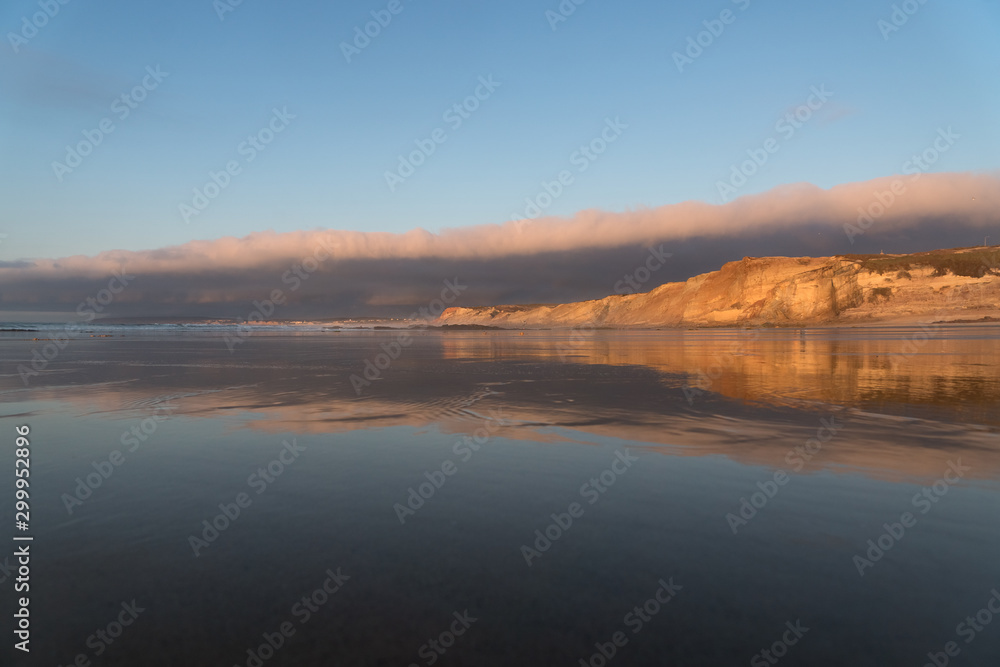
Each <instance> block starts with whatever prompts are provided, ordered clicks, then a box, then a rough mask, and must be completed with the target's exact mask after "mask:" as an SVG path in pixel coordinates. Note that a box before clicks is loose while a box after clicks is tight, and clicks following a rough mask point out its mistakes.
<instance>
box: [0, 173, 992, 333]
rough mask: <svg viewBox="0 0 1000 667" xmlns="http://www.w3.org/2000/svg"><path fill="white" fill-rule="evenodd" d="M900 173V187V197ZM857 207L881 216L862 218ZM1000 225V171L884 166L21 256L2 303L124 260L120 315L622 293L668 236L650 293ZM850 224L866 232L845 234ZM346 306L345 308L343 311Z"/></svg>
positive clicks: (971, 238)
mask: <svg viewBox="0 0 1000 667" xmlns="http://www.w3.org/2000/svg"><path fill="white" fill-rule="evenodd" d="M894 183H895V191H896V193H898V194H892V190H893V185H894ZM890 198H891V199H892V201H891V202H890ZM859 209H861V210H870V211H871V212H873V213H874V214H876V215H874V216H873V217H872V221H871V222H865V223H864V225H860V226H859V225H858V219H859ZM998 223H1000V172H989V173H946V174H922V175H919V176H917V177H914V176H898V177H886V178H880V179H876V180H872V181H866V182H860V183H850V184H846V185H840V186H836V187H833V188H831V189H829V190H824V189H821V188H818V187H816V186H813V185H809V184H794V185H787V186H782V187H779V188H775V189H774V190H771V191H769V192H765V193H762V194H759V195H749V196H745V197H741V198H739V199H737V200H735V201H733V202H731V203H729V204H725V205H721V206H720V205H711V204H706V203H702V202H683V203H680V204H674V205H668V206H662V207H659V208H655V209H639V210H634V211H626V212H618V213H613V212H606V211H597V210H587V211H581V212H580V213H578V214H576V215H575V216H573V217H571V218H556V217H549V218H541V219H538V220H523V221H519V222H508V223H504V224H486V225H478V226H471V227H462V228H455V229H446V230H444V231H442V232H441V233H439V234H432V233H430V232H427V231H425V230H422V229H415V230H412V231H409V232H406V233H403V234H393V233H386V232H351V231H338V230H312V231H297V232H288V233H281V234H279V233H275V232H270V231H268V232H258V233H253V234H250V235H248V236H246V237H243V238H232V237H227V238H222V239H217V240H213V241H192V242H190V243H186V244H183V245H179V246H173V247H168V248H162V249H158V250H144V251H137V252H133V251H123V250H112V251H107V252H103V253H100V254H98V255H97V256H95V257H86V256H79V255H78V256H72V257H66V258H61V259H35V260H22V261H19V262H9V263H6V264H0V290H2V296H0V308H3V309H4V310H17V309H22V308H23V309H29V310H30V309H42V308H45V309H58V308H59V307H62V308H65V307H67V306H75V304H76V303H78V302H79V301H80V300H81V299H83V298H86V297H87V296H88V295H90V294H93V292H94V290H95V289H100V288H101V287H102V282H106V281H107V280H108V278H110V277H111V276H112V275H113V274H114V273H116V272H118V271H120V270H121V269H122V268H123V267H124V270H125V271H126V272H127V273H128V274H131V275H135V276H136V279H135V280H134V281H133V282H132V284H130V286H129V287H128V288H127V289H126V290H125V291H123V292H122V293H121V294H120V296H119V297H118V298H117V299H116V301H115V304H114V307H109V311H110V312H116V311H117V312H118V313H119V314H125V313H126V312H127V313H129V314H140V311H142V312H149V313H164V312H167V311H170V312H171V313H173V314H182V313H184V312H187V311H191V312H192V313H194V312H197V313H199V314H210V313H211V314H215V313H212V310H213V307H216V306H217V307H218V308H217V310H219V309H222V310H224V308H222V306H223V305H225V304H240V303H243V302H249V301H250V300H252V299H257V298H260V297H261V296H262V295H266V294H267V293H268V292H269V291H270V290H273V289H282V290H283V292H284V293H285V294H286V295H287V296H288V297H289V306H288V308H287V310H286V312H287V315H288V316H293V314H294V316H301V315H303V314H307V315H312V316H320V315H322V316H336V315H341V314H362V313H366V312H367V313H370V314H376V313H375V311H379V309H381V311H380V312H385V307H388V306H392V307H398V308H408V307H409V306H411V305H412V306H418V305H421V304H425V303H426V302H427V300H428V299H429V298H432V297H433V295H434V293H435V291H437V290H439V289H440V285H441V282H442V281H443V280H444V279H445V278H453V277H456V276H458V277H460V278H461V279H462V280H463V281H464V282H465V283H467V284H469V285H470V289H469V291H468V292H467V293H466V294H465V296H464V298H465V299H466V303H464V304H463V305H474V304H477V303H480V304H481V303H489V302H496V301H501V302H510V301H512V300H517V301H522V302H523V301H529V302H531V301H536V302H537V301H562V300H574V299H579V298H591V297H597V296H603V295H606V294H609V293H612V290H611V288H610V285H613V284H614V283H615V282H616V281H617V280H618V278H620V277H621V275H622V271H627V270H628V269H629V268H632V267H633V266H634V265H635V262H636V261H637V259H638V257H639V253H641V252H642V250H643V249H644V248H646V247H648V246H651V245H655V244H667V245H668V246H669V250H670V251H671V252H673V254H674V259H673V260H672V262H671V267H669V268H668V269H667V270H665V271H663V272H662V273H661V274H659V275H657V276H656V279H655V282H650V284H649V285H648V287H650V288H652V287H654V286H655V285H656V284H659V283H661V282H666V281H668V280H678V279H683V278H686V277H687V276H688V275H691V274H693V273H699V272H704V271H709V270H712V269H714V268H717V267H718V266H719V265H720V264H721V263H722V262H724V261H728V260H731V259H739V258H740V257H742V256H744V255H757V256H760V255H770V254H773V255H832V254H844V253H849V252H872V251H874V252H878V251H879V250H885V251H886V252H911V251H915V250H928V249H931V248H932V247H955V246H963V245H974V244H976V242H977V239H982V237H983V235H984V234H988V233H990V231H992V230H995V232H996V238H997V239H998V240H1000V227H998ZM845 226H848V229H849V230H850V229H853V231H852V232H850V233H845ZM850 226H853V227H850ZM865 227H866V229H865ZM860 231H864V233H863V234H858V232H860ZM852 238H853V243H852V242H851V239H852ZM886 245H888V247H886ZM327 252H330V253H331V257H332V258H330V259H327V257H328V256H327V254H326V253H327ZM308 257H317V258H319V259H320V260H321V261H320V262H319V268H318V269H316V270H315V271H312V272H306V275H308V278H307V279H305V280H301V281H300V282H299V286H298V287H297V288H296V289H294V290H292V289H291V287H292V285H293V284H294V281H293V280H290V279H288V277H287V274H288V272H289V271H290V270H293V269H294V268H295V267H296V266H298V265H299V264H301V263H302V261H303V259H304V258H308ZM298 270H299V273H300V274H301V272H302V270H301V269H298ZM338 308H339V309H340V310H341V311H348V312H334V311H336V310H337V309H338ZM307 311H308V312H307ZM393 312H397V311H393ZM238 313H239V309H238V308H236V310H235V313H233V314H237V315H238ZM218 314H219V315H220V316H221V315H223V314H224V313H221V312H219V313H218Z"/></svg>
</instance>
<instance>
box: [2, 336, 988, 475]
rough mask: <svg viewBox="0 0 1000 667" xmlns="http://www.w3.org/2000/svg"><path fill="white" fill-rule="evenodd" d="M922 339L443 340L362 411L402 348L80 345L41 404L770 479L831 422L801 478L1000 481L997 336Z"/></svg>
mask: <svg viewBox="0 0 1000 667" xmlns="http://www.w3.org/2000/svg"><path fill="white" fill-rule="evenodd" d="M920 332H921V330H920V329H915V328H893V329H865V330H845V329H833V330H810V331H806V332H802V333H800V332H799V331H789V330H781V331H756V332H754V331H737V330H719V331H704V330H703V331H693V332H683V331H681V332H677V331H673V332H613V331H595V332H581V333H573V332H529V333H528V334H527V335H525V336H520V335H518V334H517V332H493V331H491V332H487V333H486V334H484V333H483V332H433V331H430V332H425V333H418V334H416V335H415V336H414V343H413V345H411V346H410V347H408V348H406V350H405V352H404V353H403V354H402V355H401V356H400V358H399V359H397V360H396V361H394V362H393V363H392V365H391V366H390V367H389V368H388V369H386V370H385V371H383V372H381V377H379V378H378V379H377V380H374V381H372V382H371V385H370V386H368V387H364V388H363V390H362V391H361V393H360V395H358V393H357V392H356V391H355V388H354V387H353V386H352V384H351V382H350V376H351V375H352V374H362V373H363V370H364V367H365V360H366V359H370V358H373V357H374V356H375V355H376V354H378V353H379V352H380V345H381V344H382V343H385V342H387V341H390V340H392V338H393V337H394V335H395V334H393V333H391V332H374V333H372V332H356V333H346V332H345V333H343V334H338V335H309V336H301V337H296V339H295V340H294V341H290V340H289V339H288V338H287V337H282V336H266V335H262V336H259V337H255V338H254V339H252V341H250V344H248V345H247V346H246V347H245V349H241V350H239V352H238V353H236V354H233V355H230V354H228V352H227V351H226V350H225V348H224V346H222V344H221V343H220V345H219V350H218V351H217V352H218V354H216V353H215V351H214V348H213V352H212V354H211V358H204V359H203V360H201V361H200V362H199V360H197V359H196V360H194V363H192V361H193V360H192V358H191V357H190V348H189V346H188V345H187V344H186V342H185V339H184V338H183V337H180V336H175V337H165V338H162V339H155V340H154V339H142V340H140V339H134V340H129V339H125V340H121V339H119V340H108V341H104V342H94V341H79V342H78V343H75V344H74V345H73V346H70V348H69V349H68V350H67V352H66V353H65V356H64V358H63V359H61V360H60V362H61V364H60V366H61V368H62V370H63V371H64V372H63V373H60V374H59V375H58V376H56V377H57V378H58V383H59V385H62V386H61V387H60V386H54V385H55V381H56V380H55V379H52V378H51V377H50V378H49V382H51V383H53V386H51V387H50V388H49V389H36V390H34V391H33V394H32V395H33V398H36V399H40V398H52V399H57V400H61V401H67V402H70V403H72V404H74V405H75V406H76V409H78V410H80V411H81V412H92V411H105V412H128V413H136V416H138V415H142V414H145V413H148V412H150V411H151V410H155V409H157V408H158V407H163V406H167V405H169V406H170V407H171V408H172V414H174V415H186V416H189V417H193V418H199V417H219V416H222V415H228V416H229V417H233V418H236V420H235V422H234V423H235V424H236V425H237V427H238V428H249V429H255V430H263V431H268V432H300V433H338V432H345V431H354V430H359V429H369V428H379V427H389V426H409V427H418V428H427V427H434V428H437V429H439V430H440V431H442V432H443V433H445V434H448V435H455V436H456V437H460V436H461V435H462V434H466V433H471V432H472V431H474V430H475V429H476V428H477V427H478V426H479V425H481V423H482V419H483V418H484V416H486V415H488V414H490V413H491V411H499V413H500V414H501V415H502V417H503V420H504V424H505V426H504V427H503V428H502V429H501V430H500V431H499V432H498V433H497V434H496V435H498V436H500V437H503V438H509V439H524V440H532V441H541V442H550V443H553V444H557V443H559V442H566V441H574V442H581V441H582V442H586V441H587V440H588V439H589V438H593V437H595V436H596V437H601V438H605V437H612V438H618V439H622V440H626V441H630V442H633V443H635V445H636V446H639V447H645V448H647V449H649V450H655V451H659V452H662V453H664V454H668V455H682V456H706V455H723V456H727V457H730V458H732V459H734V460H737V461H740V462H743V463H748V464H758V465H765V466H769V467H775V468H782V467H783V468H787V467H788V466H789V459H788V456H789V452H790V451H792V450H793V449H794V448H795V447H801V446H803V445H804V444H805V443H806V442H807V441H808V440H809V439H810V438H814V437H815V436H816V434H817V431H818V429H819V428H820V426H821V425H822V424H823V423H824V422H822V421H821V420H826V423H831V422H830V420H831V419H833V420H834V421H833V422H832V423H835V424H842V425H843V428H842V430H839V431H838V433H837V435H836V437H834V438H832V439H831V440H830V441H829V442H827V443H826V444H824V445H823V449H822V453H821V454H820V455H817V456H815V457H814V458H813V460H812V461H810V462H809V463H808V464H807V466H806V467H805V468H804V470H805V471H817V470H827V471H845V470H849V471H854V472H857V471H861V472H863V473H864V474H867V475H871V476H876V477H884V478H906V477H913V478H919V479H932V478H934V477H937V476H939V475H940V474H941V471H942V464H943V462H944V461H946V460H947V459H949V458H954V457H963V460H964V461H965V462H966V464H970V463H971V464H972V466H973V471H972V473H970V474H971V476H972V477H987V476H995V475H996V474H997V472H998V471H1000V447H998V445H1000V436H998V432H1000V423H998V422H1000V418H998V415H1000V410H998V407H1000V380H998V378H997V374H996V368H997V360H998V359H1000V327H993V326H959V327H948V328H946V329H944V328H942V329H939V330H937V331H936V332H935V333H936V337H933V338H931V339H929V340H927V341H924V342H920V341H917V342H914V340H915V337H919V334H920ZM7 344H8V345H16V344H17V343H15V342H14V341H10V342H8V343H7ZM101 345H104V346H107V345H113V346H115V347H116V348H117V349H116V350H115V355H114V357H115V362H114V363H111V362H96V361H92V360H93V359H98V358H105V359H106V358H108V355H107V350H106V349H105V350H103V354H100V355H98V354H95V353H94V352H95V350H96V347H97V346H101ZM292 346H293V347H292ZM291 349H293V350H294V351H295V353H294V354H289V353H288V352H289V350H291ZM276 360H282V361H276ZM169 369H172V370H169ZM13 379H14V380H16V379H17V378H16V376H15V377H14V378H13ZM80 381H83V382H84V383H85V384H90V385H92V386H91V387H90V390H89V391H87V392H81V391H80V388H81V387H80V385H79V382H80ZM64 383H65V384H64ZM6 385H7V389H9V390H14V391H17V390H16V389H15V388H14V386H13V383H12V382H11V380H10V378H6ZM98 385H99V386H98Z"/></svg>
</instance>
